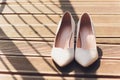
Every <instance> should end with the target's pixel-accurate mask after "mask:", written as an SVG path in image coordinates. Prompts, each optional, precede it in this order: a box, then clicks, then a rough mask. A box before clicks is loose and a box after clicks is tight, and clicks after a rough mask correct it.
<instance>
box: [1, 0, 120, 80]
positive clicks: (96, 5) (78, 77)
mask: <svg viewBox="0 0 120 80" xmlns="http://www.w3.org/2000/svg"><path fill="white" fill-rule="evenodd" d="M66 10H68V11H70V12H71V13H72V15H73V17H74V19H75V21H76V23H77V21H78V19H79V18H80V17H81V14H82V13H83V12H88V13H90V15H91V17H92V19H93V21H94V25H95V32H96V40H97V47H98V53H99V60H97V61H96V62H95V63H94V64H92V65H91V66H90V67H89V68H83V67H81V66H80V65H78V64H77V63H76V62H75V61H73V62H72V63H70V64H69V65H68V66H66V67H64V68H60V67H58V66H57V65H56V64H55V63H54V62H53V61H52V59H51V57H50V53H51V49H52V45H53V41H54V37H55V32H56V28H57V24H58V22H59V20H60V18H61V16H62V14H63V12H64V11H66ZM119 25H120V0H114V1H113V0H97V1H96V0H0V79H2V80H119V79H120V67H119V65H120V54H119V53H120V50H119V49H120V26H119Z"/></svg>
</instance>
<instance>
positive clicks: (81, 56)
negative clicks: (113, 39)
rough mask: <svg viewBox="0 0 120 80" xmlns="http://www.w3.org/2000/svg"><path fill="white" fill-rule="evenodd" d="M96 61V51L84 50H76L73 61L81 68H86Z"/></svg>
mask: <svg viewBox="0 0 120 80" xmlns="http://www.w3.org/2000/svg"><path fill="white" fill-rule="evenodd" d="M97 59H98V53H97V50H96V49H91V50H84V49H81V48H77V49H76V53H75V60H76V61H77V62H78V63H79V64H80V65H81V66H83V67H88V66H90V65H91V64H92V63H94V62H95V61H96V60H97Z"/></svg>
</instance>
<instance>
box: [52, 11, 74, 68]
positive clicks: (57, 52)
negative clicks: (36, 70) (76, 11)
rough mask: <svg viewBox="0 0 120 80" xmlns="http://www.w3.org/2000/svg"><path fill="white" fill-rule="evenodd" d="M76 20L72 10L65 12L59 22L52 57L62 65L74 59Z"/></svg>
mask: <svg viewBox="0 0 120 80" xmlns="http://www.w3.org/2000/svg"><path fill="white" fill-rule="evenodd" d="M74 29H75V22H74V20H73V17H72V16H71V14H70V12H65V13H64V15H63V17H62V19H61V20H60V22H59V25H58V28H57V32H56V37H55V41H54V45H53V48H52V52H51V57H52V59H53V60H54V61H55V63H57V64H58V65H59V66H60V67H63V66H66V65H67V64H69V63H70V62H71V61H72V60H73V59H74Z"/></svg>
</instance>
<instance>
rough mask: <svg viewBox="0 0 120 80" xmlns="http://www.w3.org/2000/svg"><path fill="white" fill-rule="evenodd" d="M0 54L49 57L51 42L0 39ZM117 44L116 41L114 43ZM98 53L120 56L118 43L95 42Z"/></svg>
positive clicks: (105, 55) (108, 56)
mask: <svg viewBox="0 0 120 80" xmlns="http://www.w3.org/2000/svg"><path fill="white" fill-rule="evenodd" d="M0 44H1V45H0V55H9V56H12V55H16V56H23V55H24V56H36V57H39V56H48V57H50V54H51V50H52V45H53V42H47V41H46V42H45V41H43V42H42V41H40V40H39V39H38V40H36V41H35V40H32V41H31V40H28V41H24V40H23V41H22V40H21V41H20V40H16V41H15V40H12V41H10V40H0ZM116 44H118V43H116ZM97 46H98V47H99V48H98V53H99V55H100V57H102V58H109V59H111V58H113V59H119V58H120V54H119V53H120V50H119V49H120V45H112V44H97Z"/></svg>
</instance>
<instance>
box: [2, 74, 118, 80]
mask: <svg viewBox="0 0 120 80" xmlns="http://www.w3.org/2000/svg"><path fill="white" fill-rule="evenodd" d="M0 78H1V79H2V80H14V79H15V80H63V79H65V80H81V79H83V80H84V79H85V80H96V79H97V80H119V78H79V77H63V76H62V77H61V76H36V75H27V76H26V75H13V74H0Z"/></svg>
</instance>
